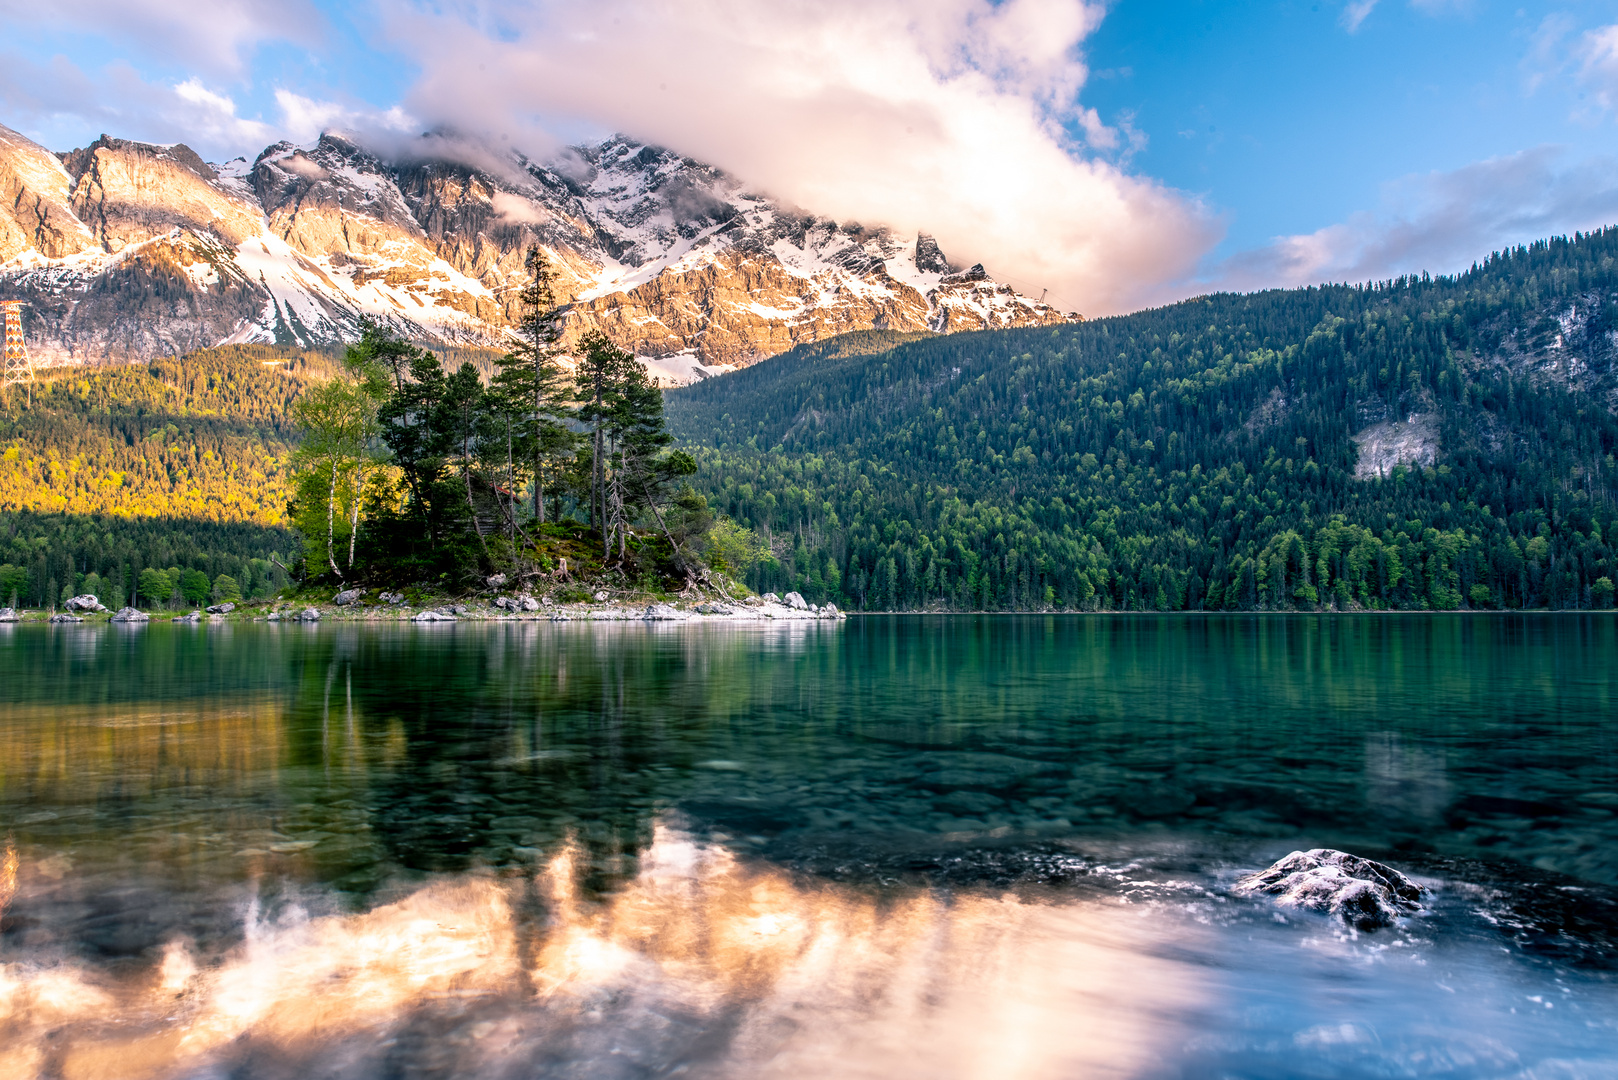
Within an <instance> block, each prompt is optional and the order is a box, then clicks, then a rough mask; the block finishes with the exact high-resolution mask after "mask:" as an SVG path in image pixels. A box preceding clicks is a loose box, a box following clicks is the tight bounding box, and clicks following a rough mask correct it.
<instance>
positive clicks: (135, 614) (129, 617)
mask: <svg viewBox="0 0 1618 1080" xmlns="http://www.w3.org/2000/svg"><path fill="white" fill-rule="evenodd" d="M8 610H9V609H8ZM150 620H151V616H150V615H148V614H146V612H144V611H136V610H135V609H134V608H132V607H122V608H119V609H118V610H117V611H116V612H115V613H114V614H113V616H112V621H113V622H149V621H150Z"/></svg>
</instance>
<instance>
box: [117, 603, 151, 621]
mask: <svg viewBox="0 0 1618 1080" xmlns="http://www.w3.org/2000/svg"><path fill="white" fill-rule="evenodd" d="M151 618H152V617H151V616H150V615H148V614H146V612H144V611H137V610H136V609H134V608H132V607H121V608H119V609H118V610H117V612H115V613H114V614H113V616H112V621H113V622H150V621H151Z"/></svg>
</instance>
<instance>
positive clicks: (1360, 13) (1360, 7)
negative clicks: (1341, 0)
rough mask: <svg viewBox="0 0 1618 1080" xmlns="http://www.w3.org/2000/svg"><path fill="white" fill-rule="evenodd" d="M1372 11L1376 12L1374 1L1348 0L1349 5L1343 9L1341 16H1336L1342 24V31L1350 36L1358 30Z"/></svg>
mask: <svg viewBox="0 0 1618 1080" xmlns="http://www.w3.org/2000/svg"><path fill="white" fill-rule="evenodd" d="M1374 10H1376V0H1350V3H1349V4H1348V5H1347V6H1346V7H1344V8H1343V13H1342V15H1340V16H1338V21H1339V22H1340V23H1342V24H1343V29H1345V30H1347V31H1348V32H1349V33H1350V34H1352V33H1354V32H1355V31H1357V30H1359V28H1360V24H1361V23H1363V22H1364V21H1365V20H1366V18H1368V17H1369V16H1370V14H1371V12H1372V11H1374Z"/></svg>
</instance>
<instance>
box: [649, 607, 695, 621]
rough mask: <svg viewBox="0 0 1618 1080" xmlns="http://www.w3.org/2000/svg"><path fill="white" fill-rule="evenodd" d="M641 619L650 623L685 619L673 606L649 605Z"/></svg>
mask: <svg viewBox="0 0 1618 1080" xmlns="http://www.w3.org/2000/svg"><path fill="white" fill-rule="evenodd" d="M640 617H641V618H643V619H646V620H647V621H649V622H675V621H678V620H680V619H683V618H685V616H684V615H683V614H681V613H680V612H679V611H678V610H677V609H676V608H675V607H674V606H673V605H672V604H649V605H647V608H646V610H645V611H643V612H641V615H640Z"/></svg>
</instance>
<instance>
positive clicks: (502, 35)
mask: <svg viewBox="0 0 1618 1080" xmlns="http://www.w3.org/2000/svg"><path fill="white" fill-rule="evenodd" d="M1101 16H1102V10H1101V8H1100V7H1099V6H1096V5H1090V4H1085V3H1081V2H1077V0H1005V2H1002V3H993V2H990V0H817V2H814V3H806V2H802V0H787V2H774V3H765V2H759V0H660V2H650V0H602V2H599V3H594V4H590V5H580V4H577V3H569V2H565V0H538V2H536V3H533V4H530V5H527V6H525V7H523V8H521V9H509V8H507V9H501V10H500V11H499V12H498V14H497V15H496V14H495V13H493V12H492V10H491V9H486V8H461V9H437V10H432V11H429V10H425V9H420V8H416V9H409V10H404V9H393V10H392V12H391V14H390V15H389V17H388V32H389V35H390V38H391V42H392V44H393V45H394V47H396V48H399V49H401V50H402V51H404V52H405V53H407V54H408V55H410V56H411V57H412V59H413V60H414V61H415V62H416V63H418V64H419V65H420V66H421V69H422V74H421V77H420V78H419V80H418V81H417V83H416V85H415V87H414V89H413V91H412V93H411V95H410V98H409V100H408V102H407V107H408V109H409V111H410V112H411V113H412V114H413V115H415V116H417V117H419V118H421V119H422V120H423V121H424V122H426V123H430V124H448V125H452V126H453V127H455V128H457V129H459V130H463V131H469V132H470V131H483V132H487V133H489V134H490V135H497V134H507V135H509V136H510V137H513V138H521V139H524V140H525V141H528V142H539V141H546V140H549V141H552V142H557V141H563V140H564V139H565V137H566V136H567V135H568V134H569V132H568V131H567V130H565V129H564V128H563V127H561V126H559V125H558V124H556V123H554V122H553V121H554V118H567V121H568V123H570V124H573V125H577V124H584V125H590V126H593V127H594V128H595V130H597V131H599V132H602V133H604V132H606V131H621V132H624V133H626V134H629V135H632V136H634V137H636V138H640V139H644V140H646V141H649V142H655V143H659V144H661V145H665V146H668V147H670V148H673V149H675V150H677V151H678V152H680V153H684V154H689V155H691V156H693V157H697V158H701V159H703V160H705V161H709V162H711V163H713V164H716V165H718V166H720V167H721V168H724V169H726V170H727V171H729V172H731V173H733V174H734V175H736V176H738V177H741V178H742V179H743V180H744V181H746V182H747V183H749V184H751V185H755V186H757V187H758V188H760V189H763V190H765V191H767V192H768V193H769V194H771V195H773V196H775V197H776V198H779V199H782V200H785V201H787V202H790V203H795V204H797V205H800V206H803V207H806V208H808V209H810V210H813V211H814V212H816V213H820V214H824V215H828V216H831V217H833V218H836V219H838V220H843V221H850V220H853V221H860V222H862V223H865V224H873V225H874V224H885V225H889V226H892V227H894V228H896V229H899V230H901V231H927V232H930V233H932V234H933V235H935V236H936V237H937V238H938V240H939V242H940V243H941V244H942V245H943V247H944V250H945V251H947V252H949V253H950V255H951V257H953V258H956V259H957V260H958V261H959V260H969V261H974V262H975V261H981V262H984V263H985V264H987V265H988V267H989V269H990V271H991V272H992V273H994V274H996V275H997V276H1000V277H1002V278H1005V279H1007V280H1010V281H1011V282H1013V283H1014V284H1017V285H1018V286H1019V287H1021V288H1023V289H1024V290H1025V291H1031V290H1038V289H1048V290H1049V291H1050V294H1051V299H1052V300H1053V301H1055V302H1058V303H1060V304H1062V305H1063V306H1068V307H1073V308H1076V309H1079V310H1083V311H1085V312H1086V313H1089V314H1105V313H1109V312H1116V311H1123V310H1127V309H1129V308H1130V307H1132V306H1136V305H1138V304H1139V303H1141V302H1144V301H1145V300H1146V299H1147V298H1148V296H1149V294H1148V292H1147V290H1148V289H1150V288H1151V287H1152V286H1153V285H1155V284H1158V283H1161V282H1163V281H1165V280H1173V279H1178V278H1182V277H1184V276H1185V275H1187V274H1188V273H1189V272H1190V271H1191V270H1192V269H1193V268H1194V266H1195V265H1196V263H1197V261H1198V260H1199V259H1200V258H1201V257H1202V256H1203V255H1204V254H1205V253H1206V252H1207V251H1208V250H1209V248H1210V247H1211V246H1212V245H1213V244H1214V243H1215V242H1216V241H1217V239H1218V236H1219V226H1218V224H1217V223H1216V222H1215V221H1214V220H1213V218H1212V216H1211V215H1210V214H1209V213H1208V212H1207V211H1206V210H1205V209H1204V208H1203V207H1202V206H1201V205H1200V204H1199V203H1198V202H1197V201H1196V200H1195V199H1192V198H1189V197H1187V196H1185V195H1183V194H1181V193H1179V192H1176V191H1174V190H1172V189H1169V188H1167V187H1165V186H1163V185H1161V184H1159V183H1157V182H1155V181H1153V180H1150V179H1146V178H1142V177H1139V176H1135V175H1132V174H1131V173H1129V172H1128V171H1127V170H1126V169H1125V168H1124V167H1123V165H1122V164H1121V163H1119V162H1118V161H1116V160H1112V159H1110V158H1108V157H1107V156H1106V151H1107V150H1109V149H1110V148H1111V147H1114V146H1117V145H1120V143H1121V140H1120V139H1119V138H1118V134H1117V132H1116V130H1114V129H1111V128H1108V127H1107V126H1106V125H1105V124H1103V123H1102V122H1101V120H1100V118H1099V117H1097V116H1095V115H1094V114H1093V113H1090V112H1087V111H1085V110H1083V109H1082V108H1079V106H1078V102H1077V95H1078V92H1079V90H1080V88H1081V87H1082V86H1083V85H1084V81H1085V78H1086V75H1087V71H1086V68H1085V65H1084V62H1083V59H1082V57H1081V55H1080V46H1081V44H1082V42H1083V41H1084V39H1085V37H1086V36H1088V35H1089V34H1090V33H1091V32H1092V31H1093V30H1094V29H1095V27H1096V26H1097V25H1098V24H1099V22H1100V19H1101ZM1075 116H1077V117H1078V120H1077V121H1074V119H1073V118H1074V117H1075ZM1065 123H1066V124H1070V125H1072V128H1076V129H1077V131H1079V132H1081V133H1082V138H1081V136H1080V135H1076V134H1074V133H1073V131H1072V130H1070V128H1069V127H1068V126H1064V124H1065ZM573 130H574V131H576V130H577V128H576V127H575V128H574V129H573Z"/></svg>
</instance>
